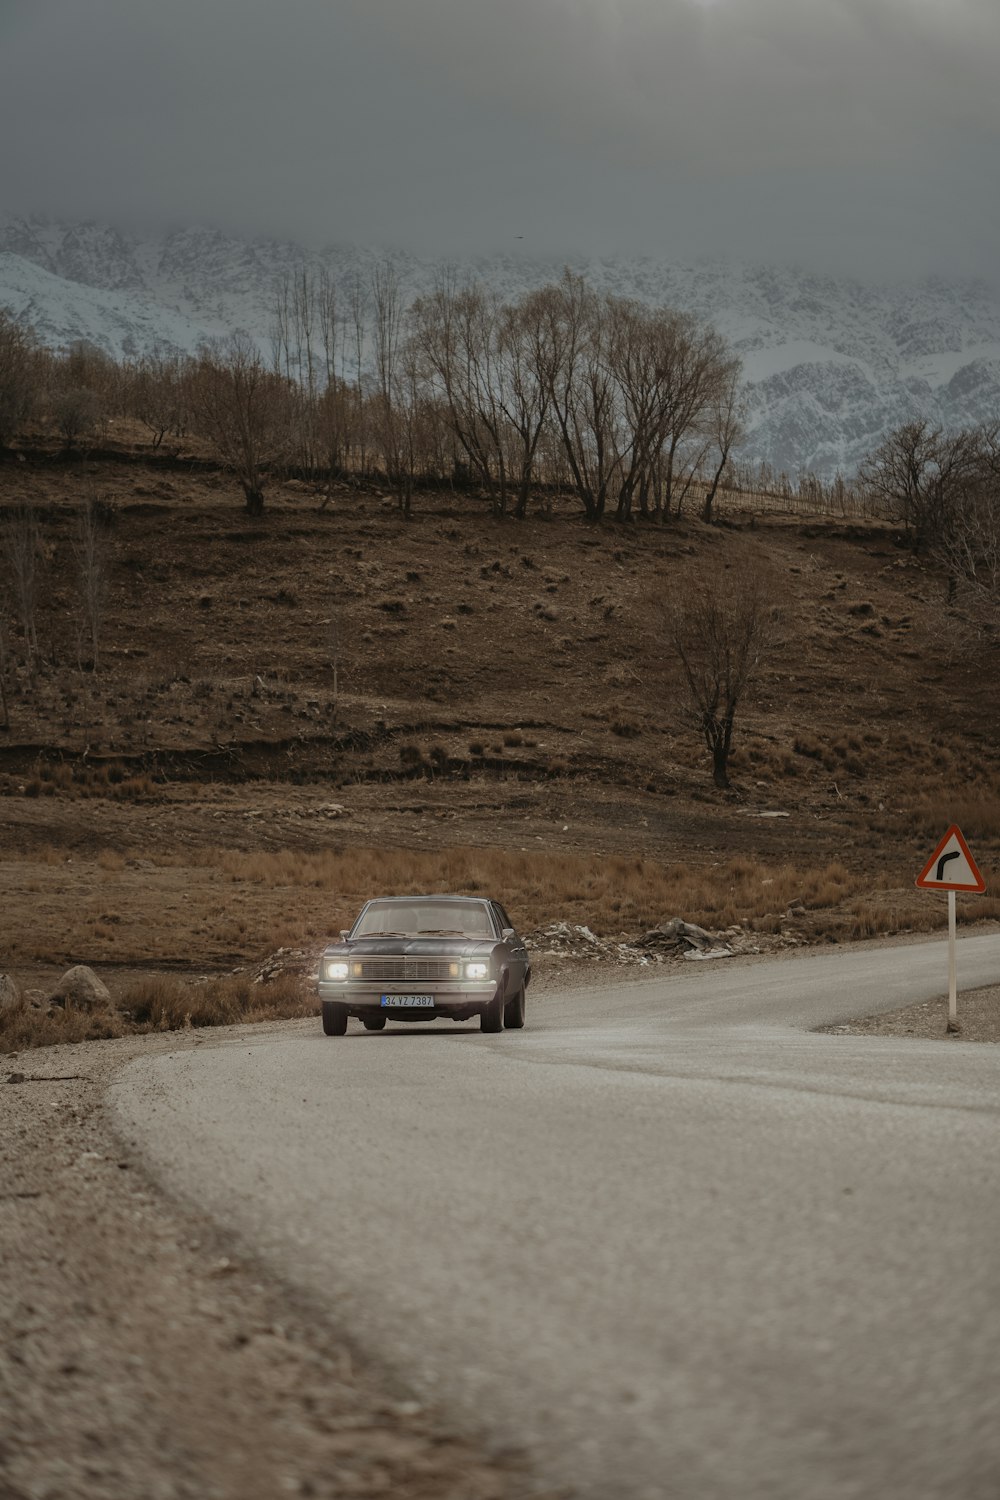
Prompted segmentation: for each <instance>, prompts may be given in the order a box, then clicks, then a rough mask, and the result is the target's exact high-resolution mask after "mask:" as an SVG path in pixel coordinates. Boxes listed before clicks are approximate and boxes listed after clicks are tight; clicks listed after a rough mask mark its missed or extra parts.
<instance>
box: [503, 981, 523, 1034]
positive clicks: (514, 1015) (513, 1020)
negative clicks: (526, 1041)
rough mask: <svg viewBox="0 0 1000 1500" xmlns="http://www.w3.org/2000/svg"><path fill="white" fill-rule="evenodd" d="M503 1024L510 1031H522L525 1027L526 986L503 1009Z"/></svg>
mask: <svg viewBox="0 0 1000 1500" xmlns="http://www.w3.org/2000/svg"><path fill="white" fill-rule="evenodd" d="M503 1024H504V1025H505V1026H506V1027H507V1028H508V1029H509V1030H510V1031H520V1029H521V1027H522V1026H523V1025H524V985H523V984H522V986H521V988H520V989H519V990H518V992H517V994H516V995H512V996H511V997H510V999H509V1000H508V1001H507V1004H506V1005H505V1006H504V1008H503Z"/></svg>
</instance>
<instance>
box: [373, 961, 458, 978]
mask: <svg viewBox="0 0 1000 1500" xmlns="http://www.w3.org/2000/svg"><path fill="white" fill-rule="evenodd" d="M453 963H455V960H454V959H451V958H366V959H363V960H362V962H361V977H362V979H451V978H453V977H454V976H453V975H452V973H451V966H452V964H453Z"/></svg>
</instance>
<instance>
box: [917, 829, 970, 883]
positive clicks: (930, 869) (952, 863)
mask: <svg viewBox="0 0 1000 1500" xmlns="http://www.w3.org/2000/svg"><path fill="white" fill-rule="evenodd" d="M916 884H917V885H918V886H920V888H921V890H925V891H980V892H981V891H985V889H986V881H985V880H984V879H983V877H982V875H980V873H979V867H978V865H977V864H976V861H975V860H974V859H973V857H972V853H971V851H970V849H969V846H968V844H967V843H966V842H965V839H964V837H963V836H962V830H961V829H960V828H959V826H958V824H957V823H952V825H951V827H950V828H949V829H948V832H947V833H946V834H945V836H944V838H943V839H942V840H941V842H940V844H938V846H937V848H936V849H935V850H934V853H933V854H932V855H931V857H930V859H929V860H928V861H927V863H926V864H925V865H924V868H923V869H922V870H921V872H920V874H919V875H918V876H917V879H916Z"/></svg>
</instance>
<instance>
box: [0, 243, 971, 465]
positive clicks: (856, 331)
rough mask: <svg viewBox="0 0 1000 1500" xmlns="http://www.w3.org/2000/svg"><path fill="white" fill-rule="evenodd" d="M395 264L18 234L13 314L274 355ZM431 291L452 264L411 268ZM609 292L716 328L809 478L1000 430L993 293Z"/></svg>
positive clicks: (705, 282)
mask: <svg viewBox="0 0 1000 1500" xmlns="http://www.w3.org/2000/svg"><path fill="white" fill-rule="evenodd" d="M382 258H383V254H382V253H381V252H378V251H375V250H366V249H359V248H357V247H351V246H334V247H331V248H329V249H327V250H324V251H322V252H313V251H307V250H304V249H303V248H302V247H301V246H298V245H294V244H284V243H280V242H277V241H273V240H240V239H234V238H232V237H229V236H227V235H224V234H221V233H219V232H217V231H215V230H210V229H201V228H189V229H181V230H178V231H176V232H174V233H172V234H166V235H162V236H151V235H137V234H128V233H124V232H122V231H120V230H117V229H114V228H112V227H110V226H108V225H100V224H63V223H54V222H50V221H44V220H40V219H8V220H6V221H0V307H6V308H7V309H8V310H9V311H10V312H12V313H13V314H14V315H15V316H16V317H20V318H23V319H24V320H25V321H26V322H29V323H31V324H32V325H33V326H34V328H35V329H36V331H37V333H38V335H39V337H40V338H41V339H42V340H43V341H44V342H45V343H47V344H50V345H52V346H55V347H59V346H63V345H66V344H68V343H70V342H72V341H74V340H77V339H87V340H89V341H90V342H92V343H94V344H96V345H98V346H99V347H100V348H102V349H105V350H106V351H107V352H108V353H110V354H113V355H114V356H116V357H120V356H122V355H137V354H141V353H143V352H151V351H153V350H160V351H162V352H181V351H183V352H194V351H195V350H196V349H197V348H198V346H199V344H201V343H203V342H204V341H205V340H206V339H211V338H216V337H219V336H224V335H226V334H228V333H230V332H232V331H234V330H242V331H244V332H246V333H249V334H251V335H252V336H253V337H255V338H256V339H257V340H258V341H259V342H260V343H261V345H262V347H264V348H268V347H269V343H270V327H271V322H272V309H273V306H274V302H275V296H276V291H277V288H278V287H279V286H280V285H281V283H282V282H283V280H284V279H285V278H286V277H287V276H288V275H289V274H290V273H294V272H295V271H296V270H301V269H304V268H306V267H310V268H314V269H315V268H318V267H319V266H321V265H323V266H325V267H326V268H327V269H328V271H329V272H330V273H331V275H332V276H333V278H334V280H335V281H336V282H337V283H338V284H339V286H340V287H341V289H342V291H343V293H344V303H345V306H346V301H347V297H348V295H349V291H350V288H351V287H352V286H353V285H354V283H355V281H356V279H357V278H358V277H360V278H361V280H362V282H363V283H366V282H367V281H368V279H369V277H370V275H371V271H372V268H373V266H374V265H375V263H376V262H377V261H379V260H380V259H382ZM393 259H394V261H395V264H396V266H397V270H398V272H399V274H400V277H401V279H402V281H403V284H404V286H405V287H406V288H407V289H408V291H409V292H410V293H411V294H412V295H413V296H417V295H419V294H420V293H421V292H422V291H426V290H428V289H429V288H430V287H431V286H432V285H433V283H434V281H435V278H436V276H437V275H438V274H439V272H440V270H441V263H440V262H433V261H429V260H421V259H418V258H417V257H413V256H399V255H396V256H394V257H393ZM457 269H458V270H459V273H460V274H470V275H473V276H475V277H477V278H478V279H480V280H482V281H485V282H488V283H490V284H491V285H492V286H494V287H495V288H497V290H498V291H500V292H501V293H502V294H504V295H509V296H515V295H517V294H519V293H520V292H523V291H524V290H525V289H527V288H529V287H534V286H539V285H542V284H544V283H545V282H547V281H551V280H553V279H554V278H555V277H557V276H558V275H559V274H560V271H561V269H562V267H561V264H560V263H554V262H552V261H539V260H532V259H530V258H528V257H523V256H513V255H496V256H492V257H485V258H479V259H476V260H468V261H464V262H462V264H461V265H460V266H459V267H458V268H457ZM573 269H574V270H576V271H579V272H581V273H583V274H584V275H585V276H586V277H587V278H588V280H589V281H590V282H591V283H592V284H593V285H594V286H596V287H598V288H600V289H603V290H607V291H612V292H616V293H618V294H620V295H623V296H631V297H636V298H639V299H641V300H643V301H646V302H651V303H654V302H655V303H663V304H666V305H668V306H672V307H677V308H682V309H685V310H687V311H689V312H692V313H694V314H695V315H696V316H698V317H700V318H703V319H705V320H707V321H711V322H713V323H714V324H715V326H716V327H717V328H718V329H719V331H720V332H721V333H722V334H724V335H725V337H726V338H727V339H728V340H729V342H730V343H731V344H732V346H733V347H734V348H735V349H736V351H737V352H738V353H739V354H740V355H741V357H742V359H743V362H744V371H745V375H746V378H747V382H748V386H749V396H750V406H751V434H750V437H749V439H748V442H747V444H746V445H745V448H744V450H743V454H744V456H746V457H750V458H752V459H754V460H757V459H764V460H766V461H767V462H769V463H770V464H771V465H772V466H773V467H774V468H775V469H776V470H779V471H780V470H785V471H786V472H787V473H789V474H790V475H792V476H793V477H794V476H796V475H797V474H798V473H799V472H801V471H803V470H813V471H814V472H816V473H819V474H822V475H824V476H826V477H831V476H832V475H833V474H834V473H835V472H836V471H837V470H838V469H840V470H841V471H843V472H844V473H846V474H850V473H852V472H853V471H854V470H855V469H856V467H857V465H858V463H859V461H860V460H861V458H862V457H863V456H864V454H865V453H867V452H868V451H869V449H870V448H871V447H872V446H873V445H874V444H875V443H876V442H877V441H878V440H879V438H880V437H881V436H882V435H883V434H884V433H885V432H887V431H889V430H890V429H891V428H892V427H894V426H896V425H898V424H899V423H900V422H902V421H905V420H907V419H909V418H912V417H917V416H922V417H927V418H929V419H930V420H931V421H933V422H935V423H940V424H942V425H944V426H948V427H958V426H963V425H967V424H968V423H972V422H979V421H984V420H994V419H996V418H997V417H1000V300H998V298H997V296H995V295H994V294H992V293H991V292H990V291H989V290H988V289H987V288H986V287H985V286H983V285H979V284H973V283H969V282H946V281H944V280H942V279H934V280H930V281H926V282H923V283H920V284H919V285H917V284H905V285H904V284H901V285H895V286H889V285H864V284H862V283H860V282H856V281H848V280H842V279H836V278H834V277H831V276H824V275H816V274H811V273H808V272H805V271H796V270H792V269H787V268H780V269H779V268H775V267H762V266H749V265H744V264H740V263H734V262H725V261H711V262H699V263H696V264H693V265H677V264H674V263H671V262H668V261H665V260H657V259H655V258H651V257H631V258H629V257H619V258H615V259H603V260H579V261H577V262H576V263H575V264H574V265H573Z"/></svg>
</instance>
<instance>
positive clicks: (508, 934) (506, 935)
mask: <svg viewBox="0 0 1000 1500" xmlns="http://www.w3.org/2000/svg"><path fill="white" fill-rule="evenodd" d="M500 936H501V937H502V938H503V940H504V942H505V943H506V942H508V941H509V940H510V939H511V938H512V937H517V933H516V932H515V931H514V929H513V927H505V928H504V930H503V932H501V934H500Z"/></svg>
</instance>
